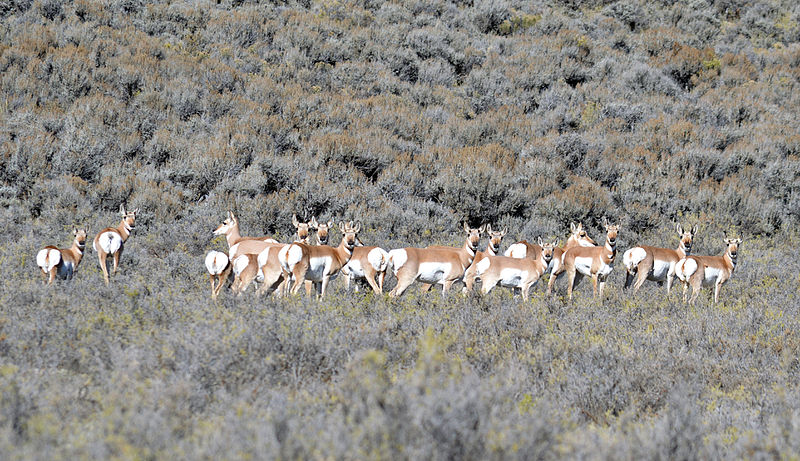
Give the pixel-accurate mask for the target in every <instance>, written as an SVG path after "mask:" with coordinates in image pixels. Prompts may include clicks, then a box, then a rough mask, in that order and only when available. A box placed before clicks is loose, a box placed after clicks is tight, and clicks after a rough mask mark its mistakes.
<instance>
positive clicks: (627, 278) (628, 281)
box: [622, 270, 637, 290]
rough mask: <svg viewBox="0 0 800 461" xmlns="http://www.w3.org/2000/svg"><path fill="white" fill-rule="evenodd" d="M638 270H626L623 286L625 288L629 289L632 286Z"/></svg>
mask: <svg viewBox="0 0 800 461" xmlns="http://www.w3.org/2000/svg"><path fill="white" fill-rule="evenodd" d="M636 274H637V273H636V272H631V271H629V270H626V271H625V285H623V286H622V289H623V290H627V289H628V288H630V287H631V283H633V279H634V278H635V277H636Z"/></svg>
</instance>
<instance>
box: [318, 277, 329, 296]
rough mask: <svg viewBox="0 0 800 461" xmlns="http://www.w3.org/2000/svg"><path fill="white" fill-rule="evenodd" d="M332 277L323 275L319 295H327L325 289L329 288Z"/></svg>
mask: <svg viewBox="0 0 800 461" xmlns="http://www.w3.org/2000/svg"><path fill="white" fill-rule="evenodd" d="M330 279H331V276H330V275H323V276H322V282H320V288H319V297H320V298H324V297H325V289H327V288H328V281H329V280H330Z"/></svg>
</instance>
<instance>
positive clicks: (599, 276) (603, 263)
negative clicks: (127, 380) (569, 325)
mask: <svg viewBox="0 0 800 461" xmlns="http://www.w3.org/2000/svg"><path fill="white" fill-rule="evenodd" d="M603 227H604V228H605V229H606V243H605V245H603V246H596V247H573V248H570V249H568V250H567V251H565V252H564V256H563V257H562V264H563V265H564V270H565V271H566V272H567V280H568V283H567V294H568V296H569V299H570V300H572V290H573V289H574V288H575V286H576V285H578V283H580V281H581V279H582V278H583V277H584V276H590V277H592V285H593V286H594V295H595V296H597V295H598V284H599V285H600V289H599V292H600V293H599V294H600V297H601V298H602V296H603V288H604V287H605V285H606V278H607V277H608V274H610V273H611V270H612V269H613V268H614V259H615V258H616V256H617V236H618V235H619V224H609V223H608V220H606V219H605V218H603Z"/></svg>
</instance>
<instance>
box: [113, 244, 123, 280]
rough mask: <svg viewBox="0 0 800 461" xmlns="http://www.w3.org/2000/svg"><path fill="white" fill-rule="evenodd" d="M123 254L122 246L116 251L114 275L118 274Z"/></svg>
mask: <svg viewBox="0 0 800 461" xmlns="http://www.w3.org/2000/svg"><path fill="white" fill-rule="evenodd" d="M120 256H122V247H119V250H117V252H116V253H114V272H113V275H117V268H118V267H119V257H120Z"/></svg>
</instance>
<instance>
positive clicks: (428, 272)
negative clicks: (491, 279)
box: [417, 262, 452, 283]
mask: <svg viewBox="0 0 800 461" xmlns="http://www.w3.org/2000/svg"><path fill="white" fill-rule="evenodd" d="M451 268H452V265H451V264H450V263H433V262H432V263H420V264H419V270H418V274H419V275H418V276H417V278H418V279H419V281H420V282H423V283H439V282H441V281H442V280H443V279H444V276H445V274H449V273H450V269H451Z"/></svg>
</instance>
